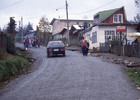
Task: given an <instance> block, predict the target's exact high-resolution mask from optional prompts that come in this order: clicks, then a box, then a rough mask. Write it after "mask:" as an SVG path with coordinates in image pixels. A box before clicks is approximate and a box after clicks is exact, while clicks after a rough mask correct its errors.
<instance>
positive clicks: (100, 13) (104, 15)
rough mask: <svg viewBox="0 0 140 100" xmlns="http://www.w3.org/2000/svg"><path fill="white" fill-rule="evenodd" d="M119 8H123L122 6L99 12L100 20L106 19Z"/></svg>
mask: <svg viewBox="0 0 140 100" xmlns="http://www.w3.org/2000/svg"><path fill="white" fill-rule="evenodd" d="M119 9H121V8H117V9H112V10H107V11H102V12H99V20H100V22H101V21H103V20H104V19H106V18H108V17H109V16H111V15H112V14H114V13H115V12H116V11H118V10H119Z"/></svg>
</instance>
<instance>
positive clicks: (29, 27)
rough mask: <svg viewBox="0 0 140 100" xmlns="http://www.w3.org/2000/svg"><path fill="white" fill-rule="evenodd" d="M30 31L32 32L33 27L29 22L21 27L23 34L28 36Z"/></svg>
mask: <svg viewBox="0 0 140 100" xmlns="http://www.w3.org/2000/svg"><path fill="white" fill-rule="evenodd" d="M31 31H33V25H32V24H31V23H30V22H29V23H28V24H27V25H25V26H24V27H23V34H28V33H29V32H31Z"/></svg>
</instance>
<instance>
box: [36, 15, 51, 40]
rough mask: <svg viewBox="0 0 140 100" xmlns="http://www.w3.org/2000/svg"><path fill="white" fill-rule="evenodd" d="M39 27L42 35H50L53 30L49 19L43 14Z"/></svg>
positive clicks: (39, 33)
mask: <svg viewBox="0 0 140 100" xmlns="http://www.w3.org/2000/svg"><path fill="white" fill-rule="evenodd" d="M37 28H38V30H39V31H38V33H37V34H38V35H39V36H40V37H50V36H51V35H50V32H51V26H50V23H49V21H48V19H47V18H46V17H45V16H43V17H42V18H41V19H40V21H39V27H38V26H37Z"/></svg>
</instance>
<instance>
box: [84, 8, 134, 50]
mask: <svg viewBox="0 0 140 100" xmlns="http://www.w3.org/2000/svg"><path fill="white" fill-rule="evenodd" d="M136 27H137V24H130V23H128V21H127V18H126V14H125V10H124V7H121V8H116V9H111V10H106V11H101V12H98V13H97V14H95V15H94V25H93V27H92V29H91V30H89V31H87V32H86V33H85V38H86V39H87V41H88V42H89V44H90V47H89V48H90V49H93V48H99V47H100V43H106V42H109V41H113V40H120V39H121V41H123V40H126V37H125V35H124V34H125V33H126V32H128V33H130V32H135V31H136Z"/></svg>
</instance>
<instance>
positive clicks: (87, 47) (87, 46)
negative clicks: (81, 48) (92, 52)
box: [86, 42, 89, 55]
mask: <svg viewBox="0 0 140 100" xmlns="http://www.w3.org/2000/svg"><path fill="white" fill-rule="evenodd" d="M86 49H87V50H86V55H88V49H89V42H87V45H86Z"/></svg>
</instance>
